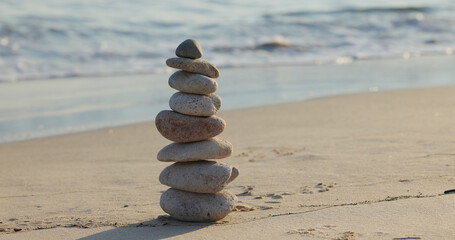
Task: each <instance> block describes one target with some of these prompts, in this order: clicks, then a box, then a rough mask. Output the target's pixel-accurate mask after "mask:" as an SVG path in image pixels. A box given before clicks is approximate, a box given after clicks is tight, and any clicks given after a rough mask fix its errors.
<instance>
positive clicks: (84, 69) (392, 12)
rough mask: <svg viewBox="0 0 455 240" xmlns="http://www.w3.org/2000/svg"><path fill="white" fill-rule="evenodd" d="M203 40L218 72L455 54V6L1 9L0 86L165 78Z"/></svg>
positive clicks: (204, 3) (446, 0)
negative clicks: (183, 47)
mask: <svg viewBox="0 0 455 240" xmlns="http://www.w3.org/2000/svg"><path fill="white" fill-rule="evenodd" d="M187 38H194V39H197V40H198V41H199V42H200V44H201V45H202V47H203V50H204V54H205V56H204V58H205V59H207V60H209V61H212V62H214V63H215V64H217V66H219V67H247V66H274V65H318V64H326V63H346V62H351V61H356V60H361V59H372V58H373V59H374V58H396V57H413V56H420V55H444V54H452V52H453V49H455V1H450V0H415V1H411V0H409V1H404V0H371V1H361V0H358V1H353V0H346V1H337V0H321V1H301V0H290V1H274V0H266V1H241V0H232V1H220V0H212V1H209V0H193V1H183V0H180V1H176V0H169V1H146V0H131V1H120V0H109V1H108V0H64V1H61V0H42V1H36V0H20V1H17V0H2V1H0V82H12V81H21V80H39V79H49V78H62V77H87V76H114V75H128V74H138V73H159V72H166V71H169V69H168V68H166V66H165V65H164V60H165V59H166V58H169V57H172V56H173V55H174V50H175V47H176V46H177V45H178V44H179V43H180V42H181V41H182V40H184V39H187Z"/></svg>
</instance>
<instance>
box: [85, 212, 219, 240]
mask: <svg viewBox="0 0 455 240" xmlns="http://www.w3.org/2000/svg"><path fill="white" fill-rule="evenodd" d="M216 224H220V223H216V222H215V223H193V222H181V221H177V220H174V219H172V218H170V217H167V216H159V217H158V218H156V219H153V220H150V221H147V222H141V223H136V224H131V225H128V226H124V227H118V228H115V229H112V230H108V231H104V232H100V233H96V234H93V235H90V236H87V237H84V238H80V240H106V239H109V240H117V239H119V240H120V239H122V240H123V239H135V240H145V239H147V240H154V239H166V238H170V237H174V236H178V235H183V234H186V233H190V232H194V231H197V230H199V229H203V228H205V227H208V226H211V225H216Z"/></svg>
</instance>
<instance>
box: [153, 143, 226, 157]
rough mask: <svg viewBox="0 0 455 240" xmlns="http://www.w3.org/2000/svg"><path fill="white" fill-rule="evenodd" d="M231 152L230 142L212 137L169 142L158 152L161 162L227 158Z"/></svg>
mask: <svg viewBox="0 0 455 240" xmlns="http://www.w3.org/2000/svg"><path fill="white" fill-rule="evenodd" d="M231 154H232V144H231V143H230V142H228V141H225V140H222V139H219V138H212V139H209V140H205V141H199V142H192V143H171V144H169V145H167V146H166V147H164V148H163V149H161V150H160V151H159V152H158V157H157V158H158V160H159V161H162V162H189V161H198V160H205V159H221V158H227V157H229V156H231Z"/></svg>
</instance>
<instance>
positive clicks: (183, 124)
mask: <svg viewBox="0 0 455 240" xmlns="http://www.w3.org/2000/svg"><path fill="white" fill-rule="evenodd" d="M155 125H156V128H157V129H158V131H159V132H160V133H161V135H163V137H165V138H167V139H169V140H171V141H174V142H196V141H201V140H207V139H209V138H212V137H215V136H216V135H218V134H220V133H222V132H223V130H224V127H225V126H226V122H225V121H224V120H223V119H222V118H219V117H217V116H211V117H196V116H188V115H183V114H180V113H177V112H173V111H169V110H165V111H161V112H160V113H158V115H157V116H156V118H155Z"/></svg>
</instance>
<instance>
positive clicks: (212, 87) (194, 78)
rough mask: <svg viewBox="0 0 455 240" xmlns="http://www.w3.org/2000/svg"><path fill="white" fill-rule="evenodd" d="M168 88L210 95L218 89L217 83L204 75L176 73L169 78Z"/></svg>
mask: <svg viewBox="0 0 455 240" xmlns="http://www.w3.org/2000/svg"><path fill="white" fill-rule="evenodd" d="M169 86H171V88H174V89H177V90H179V91H181V92H186V93H194V94H210V93H214V92H215V91H216V90H217V89H218V83H217V82H216V81H215V80H213V79H211V78H208V77H206V76H204V75H201V74H197V73H189V72H185V71H177V72H175V73H174V74H172V75H171V77H169Z"/></svg>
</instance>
